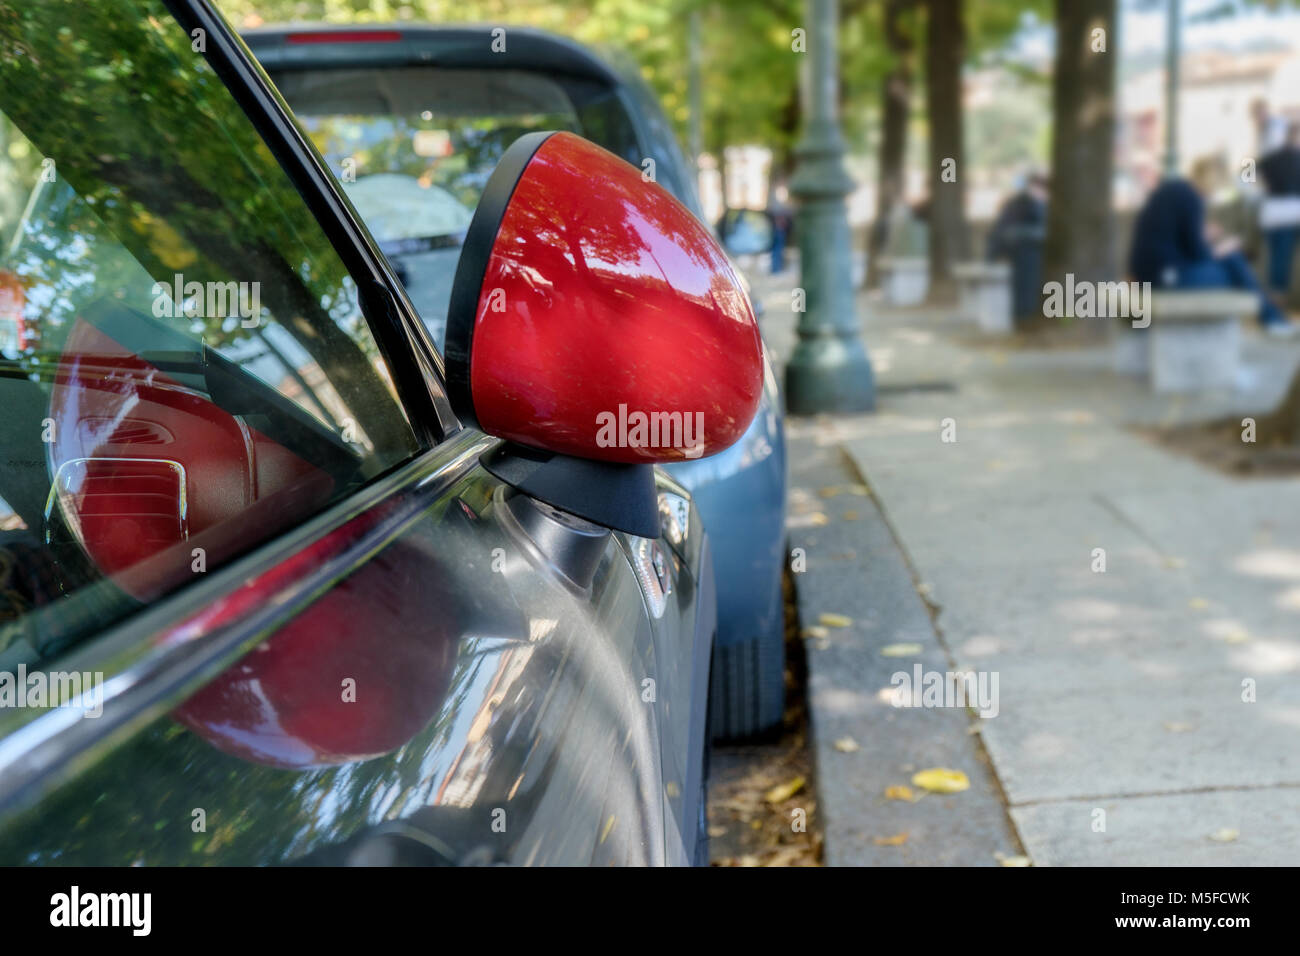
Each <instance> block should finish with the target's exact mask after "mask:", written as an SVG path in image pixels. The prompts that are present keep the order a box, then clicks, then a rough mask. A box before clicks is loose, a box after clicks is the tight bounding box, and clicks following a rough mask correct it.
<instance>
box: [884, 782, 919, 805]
mask: <svg viewBox="0 0 1300 956" xmlns="http://www.w3.org/2000/svg"><path fill="white" fill-rule="evenodd" d="M885 799H886V800H908V801H914V800H916V794H914V793H913V792H912V788H911V787H906V786H904V785H903V784H901V783H900V784H895V785H894V786H892V787H886V788H885Z"/></svg>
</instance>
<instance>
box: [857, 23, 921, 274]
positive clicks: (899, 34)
mask: <svg viewBox="0 0 1300 956" xmlns="http://www.w3.org/2000/svg"><path fill="white" fill-rule="evenodd" d="M910 5H911V0H885V7H884V20H885V22H884V34H885V48H886V49H887V50H888V51H889V58H890V63H891V66H890V70H889V74H888V75H887V76H886V77H885V82H884V84H883V85H882V86H881V88H880V91H881V134H880V169H879V175H878V178H877V183H876V219H875V222H873V223H872V224H871V231H870V233H869V234H868V236H867V288H869V289H874V288H875V287H876V286H878V285H879V284H880V257H881V256H882V255H883V254H884V251H885V249H886V248H887V246H888V244H889V224H890V222H891V220H892V218H893V215H894V210H895V209H896V208H897V206H898V203H900V202H901V201H902V199H903V188H904V182H903V173H904V165H903V163H904V159H905V158H906V154H907V122H908V119H909V118H910V114H911V106H912V50H913V41H912V36H911V33H910V31H909V30H908V29H907V27H905V26H904V24H903V22H902V20H903V12H904V10H906V9H907V8H908V7H909V6H910Z"/></svg>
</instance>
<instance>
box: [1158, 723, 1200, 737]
mask: <svg viewBox="0 0 1300 956" xmlns="http://www.w3.org/2000/svg"><path fill="white" fill-rule="evenodd" d="M1164 727H1165V730H1167V731H1169V732H1170V733H1171V734H1185V733H1187V732H1188V731H1191V730H1195V729H1196V728H1195V727H1193V726H1192V725H1191V724H1187V723H1184V722H1183V721H1181V720H1166V721H1165V723H1164Z"/></svg>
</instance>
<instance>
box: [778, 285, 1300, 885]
mask: <svg viewBox="0 0 1300 956" xmlns="http://www.w3.org/2000/svg"><path fill="white" fill-rule="evenodd" d="M783 278H784V279H785V284H786V288H785V289H783V288H782V283H781V282H779V281H777V280H773V279H771V278H764V279H762V280H761V281H760V283H759V284H758V291H759V294H761V295H763V297H764V301H765V304H766V305H767V314H766V316H765V318H764V333H765V336H766V337H767V340H768V342H769V345H770V346H771V347H772V348H773V351H774V352H775V353H776V356H777V359H778V362H779V361H780V359H782V358H784V357H785V356H787V355H788V354H789V352H790V350H791V348H792V345H793V341H794V338H793V315H792V314H791V313H790V311H789V302H790V298H789V291H788V286H789V285H793V284H795V283H797V281H798V280H797V274H796V273H793V272H791V273H787V276H786V277H783ZM859 316H860V318H862V319H863V322H864V329H865V337H866V340H867V343H868V347H869V349H870V351H871V354H872V359H873V362H874V364H875V367H876V370H877V381H878V385H879V386H880V388H881V394H880V398H879V408H878V411H877V413H876V414H875V415H870V416H848V417H843V418H837V419H834V420H831V419H814V420H808V419H803V420H798V419H792V420H791V421H790V423H789V429H790V436H791V440H792V455H791V461H792V463H793V464H792V484H793V485H794V498H793V505H794V507H793V508H792V511H793V512H794V513H793V514H792V526H791V539H792V546H795V547H799V546H804V547H806V548H807V549H808V553H809V563H808V570H807V571H806V572H805V573H804V574H803V575H800V576H798V577H797V578H796V583H797V585H798V586H799V592H800V608H801V613H802V614H803V616H804V624H805V625H809V624H814V625H815V624H816V621H815V620H813V618H815V617H816V616H817V615H819V614H821V613H824V612H833V613H843V614H846V615H848V616H850V617H852V618H853V619H854V623H853V625H852V626H851V627H849V628H845V629H843V630H836V631H834V632H833V633H831V634H830V635H829V636H827V637H825V638H815V639H814V646H810V649H809V655H808V657H809V670H810V697H811V708H812V715H813V727H814V733H815V735H816V751H815V754H816V759H817V773H818V783H819V787H820V790H821V793H822V802H821V812H822V818H823V825H824V826H825V827H826V847H827V858H828V861H829V862H831V863H850V862H898V863H943V862H951V861H953V860H956V859H958V858H960V859H961V860H962V861H963V862H988V863H995V862H996V860H995V858H994V854H1000V855H1002V856H1014V855H1015V854H1016V853H1017V852H1019V851H1018V849H1017V847H1016V839H1017V838H1018V839H1019V841H1020V842H1021V845H1022V846H1023V852H1024V853H1026V854H1027V855H1028V856H1029V857H1030V858H1031V859H1032V861H1033V862H1034V863H1035V864H1036V865H1050V864H1143V865H1155V864H1174V865H1177V864H1211V863H1215V864H1219V863H1221V864H1228V865H1242V864H1283V863H1285V864H1290V863H1292V862H1294V847H1295V846H1296V845H1297V843H1298V842H1300V812H1297V810H1298V808H1300V789H1297V788H1300V680H1298V679H1297V678H1300V628H1298V627H1297V625H1298V624H1300V479H1250V480H1240V479H1233V478H1229V477H1227V476H1225V475H1222V474H1219V473H1217V472H1213V471H1211V470H1209V469H1207V468H1205V467H1204V466H1202V465H1200V464H1197V463H1195V462H1194V461H1192V460H1190V459H1185V458H1181V457H1174V456H1173V455H1171V454H1169V453H1168V452H1165V451H1163V450H1161V449H1158V448H1156V447H1155V446H1153V445H1151V444H1150V443H1148V442H1147V441H1146V440H1144V439H1142V438H1141V437H1138V436H1137V435H1135V434H1133V433H1132V432H1131V431H1130V430H1128V428H1127V427H1126V426H1128V425H1131V424H1135V423H1164V422H1171V421H1182V420H1197V419H1205V418H1213V417H1216V416H1218V415H1223V414H1230V413H1237V414H1248V413H1256V414H1257V413H1259V412H1261V411H1263V410H1265V409H1267V408H1269V407H1270V406H1271V405H1272V404H1273V403H1274V402H1275V401H1276V400H1277V399H1278V398H1279V397H1280V395H1281V392H1282V389H1283V388H1284V387H1285V385H1286V382H1287V378H1288V372H1289V370H1290V369H1291V368H1292V367H1294V365H1295V364H1296V362H1297V361H1298V360H1300V349H1298V347H1297V346H1296V345H1295V344H1293V343H1285V344H1279V343H1277V342H1273V341H1270V340H1262V339H1256V338H1254V337H1252V338H1250V339H1248V342H1247V355H1246V357H1247V363H1248V365H1249V366H1250V367H1251V368H1252V369H1254V371H1255V373H1256V374H1255V375H1254V381H1253V383H1252V386H1251V392H1250V393H1248V394H1244V395H1243V394H1237V395H1218V396H1208V397H1201V398H1197V399H1178V398H1167V397H1163V398H1158V397H1155V396H1152V395H1150V394H1149V393H1147V392H1146V390H1145V389H1144V388H1143V387H1141V386H1140V385H1138V384H1137V383H1133V382H1128V381H1124V380H1121V379H1118V378H1116V377H1115V376H1114V375H1113V374H1112V373H1111V372H1110V371H1109V366H1108V359H1107V355H1106V353H1105V352H1104V350H1101V349H1075V350H1054V351H1024V350H1010V349H1000V348H998V347H996V346H989V345H987V344H979V343H972V342H971V341H970V338H971V336H970V333H969V332H968V331H967V329H966V327H964V326H960V325H958V324H957V323H955V322H952V321H950V320H948V319H946V317H945V316H943V315H940V314H936V313H927V312H924V311H919V310H914V311H908V312H899V311H895V312H890V311H888V310H885V309H884V308H883V307H882V306H881V305H880V304H878V303H876V302H873V301H870V300H869V299H867V298H866V297H863V299H862V300H861V302H860V308H859ZM909 384H910V385H917V384H925V385H926V386H927V387H926V388H925V389H917V390H909V389H908V388H907V387H906V386H908V385H909ZM945 419H951V420H952V421H951V423H950V424H951V426H952V427H953V428H955V437H956V440H955V441H951V442H945V441H943V440H942V437H941V429H942V423H943V422H944V420H945ZM841 453H842V454H843V455H844V456H846V457H845V458H843V459H840V460H841V461H843V462H844V464H845V466H847V467H848V468H849V469H850V471H852V470H856V472H857V473H858V474H859V475H860V476H861V481H862V482H863V483H864V484H866V485H867V486H868V487H869V488H870V492H871V498H861V499H860V500H861V501H863V502H864V503H865V506H864V507H861V508H858V509H856V510H857V511H858V512H859V514H858V515H857V516H856V520H847V521H846V520H845V519H844V517H843V510H845V509H846V508H848V506H847V505H844V504H843V503H842V501H841V496H840V495H836V496H835V497H832V498H830V499H826V498H824V497H821V496H820V495H819V490H820V489H819V488H818V487H813V485H814V484H815V483H816V482H819V481H821V480H823V479H824V476H825V475H826V474H828V472H826V471H825V470H824V469H825V468H826V467H827V466H828V465H830V464H833V463H834V461H835V460H836V458H837V456H839V455H840V454H841ZM818 469H822V470H821V471H819V470H818ZM850 477H851V474H850ZM873 501H874V503H875V505H877V506H878V508H879V512H876V511H875V508H874V507H872V502H873ZM832 503H834V504H833V505H832ZM819 511H820V513H822V514H825V515H826V522H827V523H826V524H822V525H818V524H816V523H814V522H815V520H816V519H815V518H809V515H814V516H815V515H816V514H817V513H818V512H819ZM832 527H833V528H834V535H835V539H834V540H833V541H832V539H831V537H828V531H827V529H828V528H832ZM828 545H829V546H833V547H834V548H836V549H838V550H839V551H840V552H843V551H845V550H853V551H856V552H857V557H856V558H855V559H852V560H839V561H832V560H830V559H829V558H830V555H829V553H827V551H828V550H829V549H828ZM891 548H892V549H894V550H896V551H897V553H898V555H899V560H897V561H895V560H892V559H891V558H890V557H889V555H890V552H891ZM819 549H821V554H820V555H819ZM1095 549H1104V554H1105V571H1104V572H1099V571H1097V570H1094V567H1096V566H1097V555H1098V554H1099V552H1097V551H1096V550H1095ZM814 555H818V556H819V560H816V561H815V560H813V557H814ZM900 566H901V567H904V568H906V570H907V573H906V574H905V575H901V576H900V574H899V573H898V569H899V567H900ZM922 596H924V599H925V601H924V602H923V601H922V600H921V598H922ZM837 602H838V603H839V604H840V605H844V606H829V605H831V604H835V603H837ZM927 603H928V604H929V605H932V610H933V617H931V615H930V613H929V610H930V609H927V608H926V604H927ZM848 605H853V606H854V608H855V609H853V610H851V609H849V608H848V607H847V606H848ZM918 609H919V610H918ZM909 643H911V644H920V645H921V647H920V649H919V650H917V651H916V653H915V654H914V655H910V656H904V657H901V658H885V657H882V655H881V654H880V650H881V648H883V647H886V646H888V645H897V644H909ZM818 644H820V645H822V649H820V650H819V649H817V645H818ZM831 648H834V650H831ZM917 661H919V662H920V663H922V664H923V666H924V668H925V669H926V670H927V671H928V670H937V671H945V670H949V669H953V668H954V667H955V668H956V669H967V668H969V669H972V670H974V671H977V672H986V673H990V674H993V673H995V674H996V675H997V676H998V680H999V701H998V704H999V708H998V714H997V716H996V717H992V718H989V719H980V718H976V717H972V716H970V715H969V714H968V712H966V711H961V710H956V711H955V710H951V709H949V710H942V709H910V708H909V709H898V708H893V707H891V706H889V705H888V704H887V703H885V702H884V700H883V699H881V697H880V691H881V690H882V688H888V687H889V675H891V674H892V673H895V672H897V671H907V672H910V671H911V670H912V666H913V664H914V663H916V662H917ZM850 677H851V679H849V678H850ZM1243 681H1246V682H1251V681H1253V691H1254V696H1255V702H1245V701H1243V686H1245V687H1247V688H1249V687H1250V684H1249V683H1247V684H1246V685H1243ZM1245 696H1249V694H1245ZM968 729H969V730H970V732H968ZM842 737H852V738H853V740H854V741H855V742H856V743H857V744H858V745H859V747H860V749H858V750H856V751H850V752H845V751H844V750H838V749H836V748H835V747H834V742H835V740H836V739H839V738H842ZM981 745H982V746H981ZM982 747H983V748H987V756H988V757H989V758H991V765H989V764H986V763H984V762H983V761H982V756H983V750H982ZM934 766H951V767H953V768H954V769H961V770H963V771H965V772H966V773H967V775H968V776H969V777H970V779H971V782H972V786H971V788H970V790H968V791H965V792H963V793H958V794H953V795H945V796H937V797H936V796H927V797H926V798H925V799H923V800H921V801H919V802H917V803H908V802H906V801H897V800H893V801H886V800H884V799H883V787H884V786H888V785H891V784H905V783H907V782H908V778H909V777H910V776H911V772H912V770H911V769H909V768H915V769H923V768H925V767H934ZM886 779H888V781H889V782H888V783H884V781H885V780H886ZM1003 800H1005V804H1003ZM945 814H946V815H948V816H950V817H952V818H960V819H957V820H956V822H954V821H953V820H950V821H949V822H948V823H947V824H943V823H942V819H943V817H944V815H945ZM1007 814H1009V817H1010V821H1011V823H1012V824H1013V825H1014V828H1012V827H1011V826H1008V825H1007V824H1006V815H1007ZM936 816H938V817H939V819H940V822H939V823H936V822H935V819H934V818H935V817H936ZM899 832H908V833H909V836H908V837H907V839H906V840H905V841H904V842H903V843H902V844H900V845H898V846H897V849H896V850H895V847H894V846H891V845H889V844H885V845H883V846H882V845H881V844H880V843H879V842H878V841H879V839H880V838H886V837H889V836H893V835H896V834H897V833H899ZM954 843H958V844H961V846H960V847H956V846H954ZM891 850H892V851H894V855H893V856H892V857H890V856H889V854H888V853H887V852H885V851H891Z"/></svg>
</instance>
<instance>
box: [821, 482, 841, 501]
mask: <svg viewBox="0 0 1300 956" xmlns="http://www.w3.org/2000/svg"><path fill="white" fill-rule="evenodd" d="M843 493H844V489H843V488H842V487H840V486H839V485H827V486H826V487H825V488H822V489H819V490H818V492H817V494H818V495H820V496H821V497H823V498H834V497H835V496H836V495H839V494H843Z"/></svg>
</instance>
